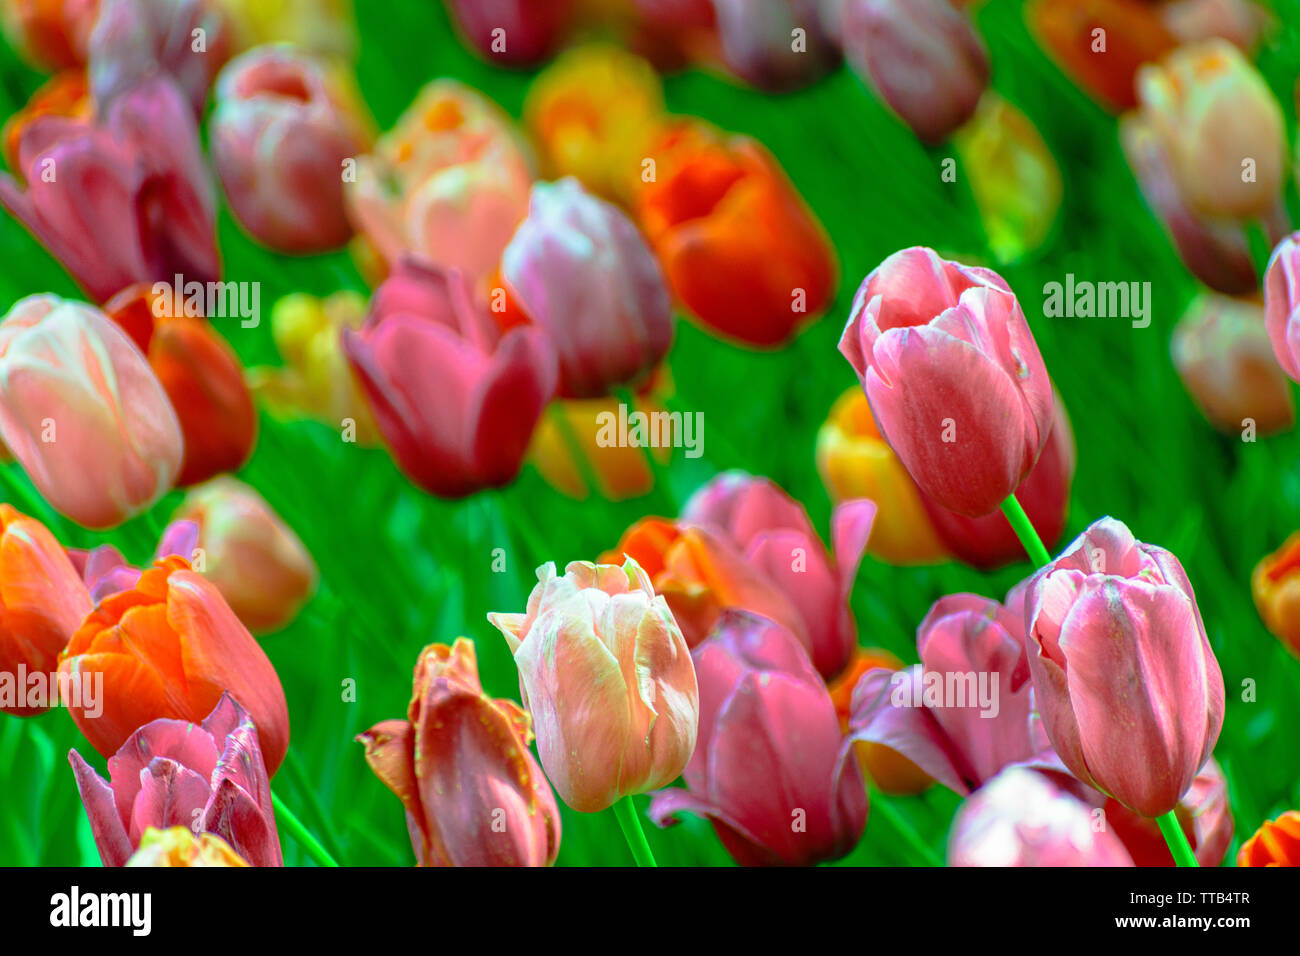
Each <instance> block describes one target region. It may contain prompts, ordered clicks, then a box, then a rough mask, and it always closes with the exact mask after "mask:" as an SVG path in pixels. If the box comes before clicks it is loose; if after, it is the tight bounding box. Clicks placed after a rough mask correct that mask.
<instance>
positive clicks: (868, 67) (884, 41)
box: [840, 0, 989, 143]
mask: <svg viewBox="0 0 1300 956" xmlns="http://www.w3.org/2000/svg"><path fill="white" fill-rule="evenodd" d="M840 18H841V20H840V25H841V30H842V31H843V35H842V43H843V44H844V57H845V59H846V60H848V62H849V65H850V66H851V67H852V68H853V71H854V72H855V73H857V74H858V76H860V77H862V79H863V80H864V81H865V82H866V83H867V84H868V85H869V86H871V88H872V89H873V90H875V92H876V94H877V95H878V96H879V97H880V98H881V99H882V100H884V101H885V103H886V105H888V107H889V108H890V109H891V110H892V111H893V112H894V113H896V114H897V115H898V117H899V118H900V119H901V120H902V121H903V122H904V123H906V124H907V125H908V126H909V127H911V129H912V132H914V133H915V134H916V135H917V137H919V138H920V139H921V140H923V141H924V142H927V143H938V142H940V141H942V140H943V139H945V138H946V137H947V136H948V134H950V133H951V132H952V131H953V130H955V129H957V127H959V126H961V125H962V124H963V123H965V122H966V121H967V120H968V119H970V118H971V115H972V114H973V113H974V112H975V107H976V106H977V105H978V104H979V100H980V96H981V95H982V94H983V92H984V88H985V87H986V86H987V85H988V81H989V55H988V51H987V50H986V49H985V48H984V41H983V40H981V39H980V36H979V34H978V33H977V32H976V30H975V27H974V26H973V25H972V23H971V21H970V18H969V17H968V16H967V15H966V14H965V13H963V12H962V11H961V10H959V9H957V7H955V6H954V5H953V4H952V3H951V2H950V0H843V9H842V11H841V13H840Z"/></svg>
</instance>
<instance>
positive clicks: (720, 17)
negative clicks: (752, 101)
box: [713, 0, 840, 92]
mask: <svg viewBox="0 0 1300 956" xmlns="http://www.w3.org/2000/svg"><path fill="white" fill-rule="evenodd" d="M819 7H820V0H713V10H714V14H715V16H716V22H717V31H718V38H719V40H720V45H721V49H722V61H723V62H724V63H725V64H726V65H727V67H728V69H730V70H731V71H732V72H733V73H735V74H736V75H737V76H739V77H740V78H741V79H742V80H744V81H745V82H746V83H749V84H750V85H751V86H756V87H758V88H759V89H760V90H767V91H769V92H782V91H786V90H795V89H799V88H800V87H803V86H807V85H808V84H809V83H812V82H814V81H816V80H818V79H820V78H821V77H823V76H825V75H826V74H827V73H828V72H830V71H831V70H832V69H834V68H835V66H837V65H838V64H839V59H840V56H839V49H838V48H837V47H836V45H835V43H834V41H833V40H832V37H831V36H830V35H829V34H828V32H827V31H826V30H825V29H824V26H825V25H824V24H823V23H822V19H821V15H820V10H819ZM795 31H802V33H801V34H799V33H796V32H795Z"/></svg>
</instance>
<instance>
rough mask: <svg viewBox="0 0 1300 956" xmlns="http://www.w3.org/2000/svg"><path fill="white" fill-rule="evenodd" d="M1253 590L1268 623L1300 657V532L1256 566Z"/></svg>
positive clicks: (1272, 630)
mask: <svg viewBox="0 0 1300 956" xmlns="http://www.w3.org/2000/svg"><path fill="white" fill-rule="evenodd" d="M1250 590H1251V593H1252V594H1253V595H1254V598H1255V607H1256V608H1257V609H1258V610H1259V616H1260V617H1261V618H1263V620H1264V626H1265V627H1267V628H1268V630H1269V632H1270V633H1271V634H1273V636H1275V637H1276V638H1277V639H1278V640H1280V641H1281V642H1282V644H1283V646H1284V647H1286V649H1287V650H1288V651H1290V652H1291V653H1292V654H1293V655H1295V656H1296V657H1298V658H1300V531H1297V532H1295V533H1294V534H1292V535H1291V536H1290V537H1289V538H1287V539H1286V541H1285V542H1284V543H1283V545H1282V547H1280V548H1278V549H1277V550H1276V551H1274V552H1273V553H1272V554H1270V555H1268V556H1266V557H1264V558H1262V559H1261V560H1260V562H1259V563H1258V564H1257V565H1255V570H1254V572H1253V573H1252V574H1251V576H1250Z"/></svg>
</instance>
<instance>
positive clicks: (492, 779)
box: [357, 637, 560, 866]
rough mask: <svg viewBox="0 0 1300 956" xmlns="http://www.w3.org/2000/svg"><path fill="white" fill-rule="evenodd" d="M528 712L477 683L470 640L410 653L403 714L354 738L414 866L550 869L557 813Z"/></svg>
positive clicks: (557, 845)
mask: <svg viewBox="0 0 1300 956" xmlns="http://www.w3.org/2000/svg"><path fill="white" fill-rule="evenodd" d="M532 739H533V733H532V727H531V724H530V721H529V718H528V714H526V713H524V711H522V710H520V709H519V706H518V705H517V704H516V703H515V702H514V701H510V700H493V699H492V698H491V697H489V696H488V695H487V694H485V693H484V692H483V687H482V685H481V684H480V683H479V677H478V662H477V658H476V656H475V653H474V645H473V644H472V643H471V642H470V641H468V640H466V639H465V638H463V637H462V638H457V640H456V643H455V644H453V645H452V646H451V647H448V646H447V645H446V644H430V645H429V646H428V647H426V648H425V649H424V650H423V651H421V652H420V659H419V662H418V663H417V664H416V667H415V687H414V691H413V693H412V695H411V705H410V708H409V711H408V715H407V719H406V720H385V721H382V722H381V723H378V724H376V725H375V726H374V727H371V728H370V729H369V730H368V731H366V732H365V733H364V734H361V735H360V736H358V737H357V740H358V741H359V742H361V743H363V744H365V746H366V762H367V763H368V764H370V769H371V770H373V771H374V772H375V775H376V776H378V777H379V779H380V780H381V781H383V783H384V785H385V786H386V787H388V789H390V790H392V791H393V793H395V794H396V795H397V797H398V799H400V800H401V801H402V805H403V806H404V807H405V808H406V819H407V826H408V827H409V829H410V832H411V842H412V845H413V846H414V847H415V856H416V860H417V862H418V863H419V865H420V866H550V865H551V864H552V863H554V862H555V855H556V853H557V852H559V849H560V812H559V808H558V807H557V806H556V805H555V795H554V794H553V793H552V792H551V788H550V785H549V784H547V782H546V778H545V777H543V776H542V770H541V768H540V767H539V766H537V761H536V760H534V759H533V755H532V753H530V752H529V750H528V745H529V744H530V743H531V742H532Z"/></svg>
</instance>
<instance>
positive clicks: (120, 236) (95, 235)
mask: <svg viewBox="0 0 1300 956" xmlns="http://www.w3.org/2000/svg"><path fill="white" fill-rule="evenodd" d="M18 158H19V163H18V168H19V170H20V172H21V174H22V176H23V178H24V179H25V180H26V189H23V188H21V187H20V186H19V184H18V183H17V182H15V181H14V179H12V178H11V177H9V176H5V175H0V204H3V205H4V207H5V209H7V210H8V211H9V213H10V214H11V215H13V216H14V217H15V218H17V219H18V220H20V221H21V222H22V223H23V225H25V226H26V227H27V228H28V229H29V230H30V231H31V232H32V234H33V235H34V236H36V238H37V239H38V240H40V242H41V243H42V244H43V245H44V246H45V247H46V248H47V249H49V250H50V252H51V253H52V254H53V255H54V257H55V258H56V259H58V260H59V261H60V262H61V263H63V266H64V268H66V269H67V270H68V271H69V272H70V273H72V277H73V278H74V279H76V280H77V282H78V283H80V285H81V286H82V287H83V288H84V289H85V290H86V291H87V292H88V293H89V294H90V296H91V297H92V298H93V299H94V300H95V301H97V302H104V301H106V300H107V299H109V298H110V297H111V296H113V295H114V294H116V293H117V292H119V291H121V290H122V289H124V288H126V287H127V286H129V285H131V284H133V283H136V282H154V281H159V280H161V281H165V282H168V283H170V282H172V281H173V278H174V276H176V275H177V274H180V275H183V276H184V277H185V279H186V280H187V281H189V280H194V281H199V282H207V281H210V280H215V279H217V278H218V277H219V275H220V273H221V256H220V253H219V252H218V250H217V244H216V235H215V230H216V225H215V211H214V205H213V196H212V191H211V187H210V184H209V183H208V180H207V172H206V170H205V169H204V166H203V157H202V154H201V153H200V150H199V136H198V129H197V128H196V127H195V124H194V118H193V117H192V116H191V115H190V112H189V110H188V108H187V107H186V105H185V103H184V101H183V99H182V97H181V94H180V93H179V92H178V91H177V89H176V88H175V87H174V86H173V85H171V83H170V82H168V81H167V80H166V79H164V78H152V79H148V80H144V81H141V83H140V84H139V85H138V86H135V87H132V88H131V90H129V91H128V92H126V93H123V94H122V95H121V96H119V97H117V98H116V99H114V100H113V102H112V104H111V105H110V106H109V107H108V109H107V113H106V114H105V115H104V116H103V118H102V119H101V120H99V121H96V122H94V123H91V122H87V121H85V120H80V119H71V118H68V117H62V116H54V115H48V116H40V117H37V118H36V119H34V120H32V121H31V122H30V123H28V124H27V125H26V126H25V127H24V128H23V131H22V134H21V137H20V139H19V142H18Z"/></svg>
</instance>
